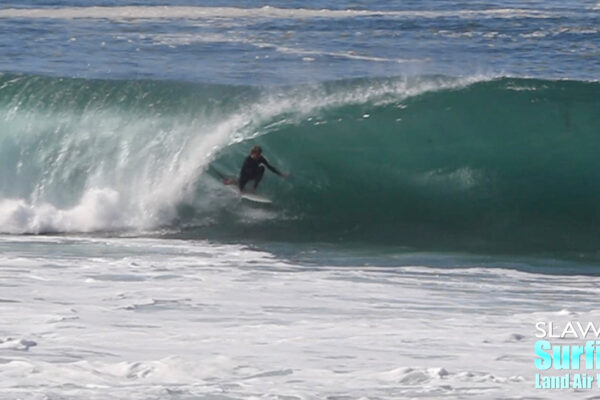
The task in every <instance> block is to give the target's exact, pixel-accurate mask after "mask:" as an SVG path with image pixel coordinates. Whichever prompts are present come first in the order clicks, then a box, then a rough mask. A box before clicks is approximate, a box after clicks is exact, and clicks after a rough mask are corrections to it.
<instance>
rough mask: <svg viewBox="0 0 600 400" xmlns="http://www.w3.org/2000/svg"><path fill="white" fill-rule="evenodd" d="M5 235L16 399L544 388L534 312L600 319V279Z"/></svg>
mask: <svg viewBox="0 0 600 400" xmlns="http://www.w3.org/2000/svg"><path fill="white" fill-rule="evenodd" d="M1 240H2V244H1V245H0V247H1V250H2V255H1V256H0V280H1V282H2V284H1V285H2V291H1V295H0V315H2V326H1V327H0V351H1V354H2V356H1V358H0V392H1V393H2V398H4V399H83V398H85V399H125V398H127V399H215V400H217V399H218V400H223V399H257V398H260V399H289V400H291V399H313V398H326V399H399V398H453V399H472V398H477V399H484V398H488V399H489V398H500V397H501V398H515V399H517V398H521V399H524V398H532V397H536V398H537V397H538V396H539V395H540V392H539V390H536V389H534V382H533V380H534V374H535V372H536V371H535V368H534V366H533V343H534V341H535V337H534V334H535V327H534V323H535V322H534V321H538V320H552V321H556V322H557V323H560V322H561V321H563V322H564V321H568V320H574V319H580V320H594V319H597V318H598V317H599V311H598V310H597V309H596V307H595V304H596V303H595V300H594V298H595V296H596V295H597V293H598V289H597V286H598V283H599V282H598V279H597V278H590V277H577V276H574V277H573V276H570V277H564V276H548V275H541V274H536V273H526V272H518V271H514V270H508V269H503V268H477V267H475V266H473V267H472V268H469V269H447V268H427V267H422V266H412V267H409V266H407V267H399V268H391V267H385V266H379V267H378V266H370V267H369V266H364V265H363V266H352V265H344V266H331V265H327V264H326V263H325V264H320V265H319V264H318V263H313V265H312V266H307V265H306V263H304V265H299V264H298V263H295V262H293V261H291V260H285V259H282V258H280V257H275V256H274V255H273V254H271V253H269V252H266V251H258V250H253V249H250V248H248V247H245V246H241V245H223V244H215V243H210V242H206V241H179V240H164V239H151V238H147V239H144V238H137V239H136V238H123V239H119V238H85V237H79V238H69V237H12V236H9V237H7V236H3V237H2V238H1ZM400 262H401V261H400ZM564 396H565V394H564V393H563V392H560V391H559V392H555V393H552V392H546V393H543V397H544V398H556V399H561V398H565V397H564ZM586 396H589V393H585V392H583V393H576V392H572V391H569V398H586Z"/></svg>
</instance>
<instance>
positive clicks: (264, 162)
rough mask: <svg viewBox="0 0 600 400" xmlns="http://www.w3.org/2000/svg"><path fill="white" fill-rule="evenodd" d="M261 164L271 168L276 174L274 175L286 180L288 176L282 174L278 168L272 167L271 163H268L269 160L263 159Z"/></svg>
mask: <svg viewBox="0 0 600 400" xmlns="http://www.w3.org/2000/svg"><path fill="white" fill-rule="evenodd" d="M260 163H261V164H265V166H266V167H267V168H269V169H270V170H271V172H274V173H276V174H277V175H279V176H282V177H284V178H285V176H286V175H285V174H283V173H281V172H280V171H279V170H278V169H277V168H275V167H274V166H272V165H271V164H269V162H268V161H267V160H266V159H265V158H264V157H261V160H260Z"/></svg>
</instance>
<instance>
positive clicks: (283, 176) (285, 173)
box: [281, 172, 290, 178]
mask: <svg viewBox="0 0 600 400" xmlns="http://www.w3.org/2000/svg"><path fill="white" fill-rule="evenodd" d="M281 177H282V178H289V177H290V173H289V172H282V173H281Z"/></svg>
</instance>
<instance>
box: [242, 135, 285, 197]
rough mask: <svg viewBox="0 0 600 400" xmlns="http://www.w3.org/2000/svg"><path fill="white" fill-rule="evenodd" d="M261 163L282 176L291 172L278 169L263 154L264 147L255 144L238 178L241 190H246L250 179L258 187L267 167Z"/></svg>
mask: <svg viewBox="0 0 600 400" xmlns="http://www.w3.org/2000/svg"><path fill="white" fill-rule="evenodd" d="M261 164H264V165H265V166H266V167H267V168H269V169H270V170H271V171H272V172H274V173H276V174H277V175H279V176H281V177H282V178H287V177H288V175H289V174H287V173H284V172H280V171H278V170H277V169H276V168H275V167H273V166H272V165H271V164H269V163H268V162H267V160H266V159H265V158H264V157H263V156H262V148H261V147H260V146H254V147H252V149H250V155H249V156H248V157H246V160H244V165H242V170H241V171H240V178H239V179H238V185H239V188H240V191H242V192H243V191H244V187H245V186H246V184H247V183H248V182H250V181H254V190H256V188H257V187H258V184H259V183H260V181H261V179H262V177H263V174H264V173H265V167H263V166H262V165H261Z"/></svg>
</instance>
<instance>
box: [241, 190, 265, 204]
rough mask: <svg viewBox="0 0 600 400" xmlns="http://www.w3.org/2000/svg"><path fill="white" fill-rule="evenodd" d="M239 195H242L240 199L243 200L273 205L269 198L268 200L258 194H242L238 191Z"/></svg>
mask: <svg viewBox="0 0 600 400" xmlns="http://www.w3.org/2000/svg"><path fill="white" fill-rule="evenodd" d="M238 193H239V194H240V197H241V198H242V199H245V200H249V201H253V202H255V203H264V204H271V203H272V201H271V199H268V198H266V197H264V196H261V195H258V194H254V193H244V192H241V193H240V192H239V191H238Z"/></svg>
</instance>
